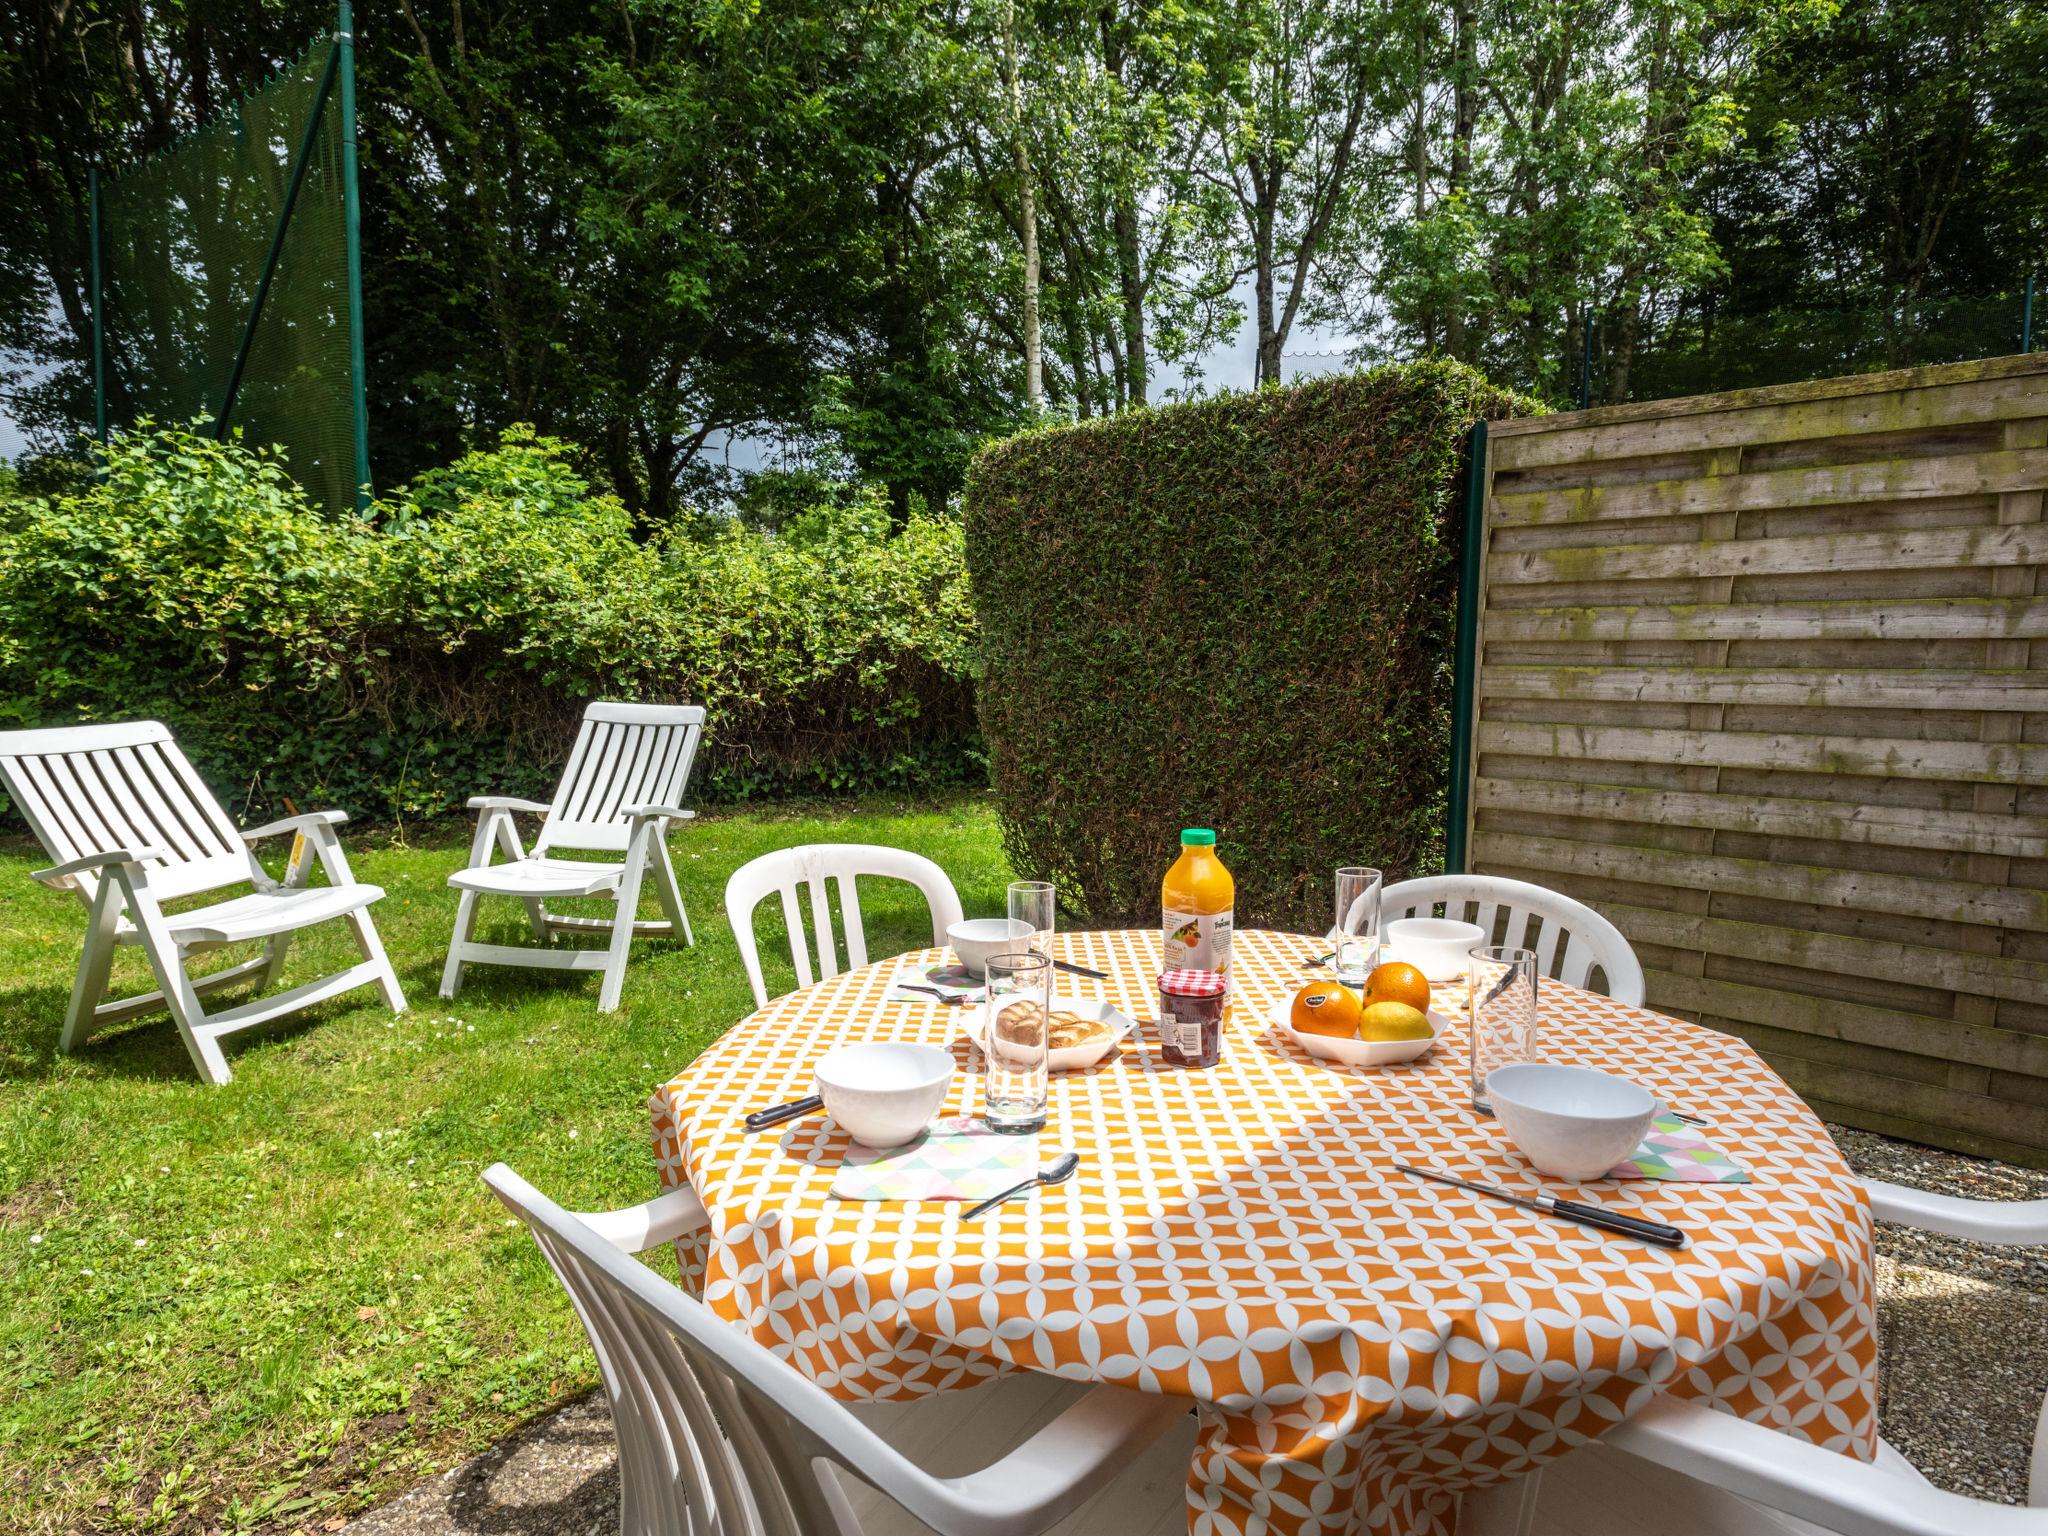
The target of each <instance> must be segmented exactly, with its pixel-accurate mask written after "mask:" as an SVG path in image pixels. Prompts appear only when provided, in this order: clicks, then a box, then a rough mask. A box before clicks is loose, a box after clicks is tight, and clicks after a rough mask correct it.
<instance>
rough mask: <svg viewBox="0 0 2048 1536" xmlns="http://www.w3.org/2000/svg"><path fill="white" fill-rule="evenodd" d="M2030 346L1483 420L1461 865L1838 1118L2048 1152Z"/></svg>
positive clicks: (2037, 537)
mask: <svg viewBox="0 0 2048 1536" xmlns="http://www.w3.org/2000/svg"><path fill="white" fill-rule="evenodd" d="M2044 492H2048V357H2040V356H2036V357H2030V358H2005V359H1990V360H1986V361H1984V362H1981V363H1972V364H1959V365H1954V366H1952V367H1945V368H1925V369H1914V370H1910V371H1905V372H1900V373H1893V374H1883V375H1871V376H1867V377H1864V378H1860V379H1831V380H1821V381H1817V382H1815V383H1811V384H1804V385H1796V386H1782V387H1777V388H1773V389H1767V390H1754V391H1742V392H1737V393H1734V394H1730V395H1722V396H1710V397H1701V398H1698V399H1693V400H1677V401H1661V402H1654V403H1643V404H1636V405H1629V406H1619V407H1610V408H1604V409H1602V410H1598V411H1589V412H1581V413H1577V414H1573V415H1558V416H1547V417H1534V418H1527V419H1521V420H1517V421H1514V422H1504V423H1498V424H1496V426H1495V428H1494V430H1493V432H1492V433H1491V445H1490V451H1489V463H1488V466H1487V509H1486V510H1487V521H1486V540H1487V543H1486V547H1485V548H1484V550H1483V551H1482V555H1483V559H1482V561H1481V569H1482V590H1481V594H1480V665H1479V677H1478V687H1477V688H1476V689H1475V701H1474V716H1473V719H1472V721H1471V722H1470V728H1471V730H1472V732H1473V738H1474V745H1475V748H1476V750H1475V753H1474V769H1473V782H1472V786H1471V788H1472V794H1471V797H1470V804H1471V810H1470V817H1471V820H1470V822H1469V823H1468V830H1469V862H1470V863H1471V866H1472V867H1473V868H1475V869H1477V870H1479V871H1480V872H1482V873H1486V872H1498V873H1502V874H1512V875H1514V876H1515V877H1517V878H1522V879H1532V880H1538V881H1541V882H1543V883H1545V884H1549V885H1552V886H1555V887H1556V888H1558V889H1559V890H1562V891H1565V892H1566V893H1568V894H1573V895H1577V896H1579V897H1580V898H1581V899H1582V900H1586V901H1588V902H1590V903H1591V904H1592V905H1594V906H1595V907H1597V908H1600V909H1601V910H1603V911H1605V912H1606V913H1607V914H1608V915H1609V916H1610V917H1611V918H1612V919H1613V920H1614V921H1615V923H1616V924H1617V925H1618V926H1619V927H1620V928H1621V930H1622V932H1623V933H1624V934H1626V935H1627V936H1628V938H1629V940H1630V942H1631V943H1632V944H1634V945H1635V946H1636V947H1637V951H1638V955H1639V956H1640V958H1641V959H1642V960H1643V963H1644V967H1645V974H1646V976H1647V978H1648V985H1649V1001H1650V1004H1651V1005H1652V1006H1653V1007H1658V1008H1662V1009H1665V1010H1667V1011H1670V1012H1674V1013H1678V1014H1681V1015H1684V1016H1687V1017H1691V1018H1695V1019H1698V1020H1700V1021H1701V1022H1702V1023H1705V1024H1708V1025H1710V1026H1711V1027H1714V1028H1719V1029H1725V1030H1728V1031H1730V1032H1731V1033H1735V1034H1739V1035H1741V1036H1742V1037H1743V1038H1745V1039H1747V1040H1749V1041H1750V1042H1751V1043H1752V1044H1754V1045H1755V1046H1756V1047H1757V1048H1758V1049H1759V1050H1761V1051H1763V1052H1764V1053H1765V1055H1766V1056H1767V1057H1769V1058H1770V1059H1771V1060H1772V1061H1773V1062H1774V1063H1776V1064H1777V1065H1778V1067H1779V1069H1780V1070H1781V1071H1782V1072H1783V1073H1784V1074H1785V1076H1786V1078H1787V1081H1789V1082H1791V1083H1792V1084H1793V1086H1794V1087H1795V1088H1797V1089H1799V1091H1800V1092H1802V1093H1804V1094H1806V1095H1808V1096H1809V1098H1810V1099H1812V1100H1813V1101H1814V1102H1815V1103H1816V1105H1817V1106H1819V1107H1822V1108H1823V1109H1824V1110H1825V1112H1826V1113H1828V1114H1829V1115H1831V1116H1835V1117H1839V1118H1842V1119H1846V1120H1848V1121H1849V1122H1850V1123H1852V1124H1863V1125H1867V1126H1869V1127H1871V1128H1873V1129H1879V1130H1888V1131H1890V1132H1892V1133H1894V1134H1899V1133H1903V1134H1908V1135H1914V1136H1919V1137H1922V1138H1923V1139H1929V1140H1933V1141H1936V1142H1939V1143H1941V1144H1944V1145H1950V1146H1955V1147H1958V1148H1962V1149H1965V1150H1975V1151H1988V1152H1992V1153H1995V1154H1996V1155H2001V1156H2017V1157H2021V1158H2024V1159H2026V1160H2028V1161H2032V1162H2037V1163H2040V1164H2042V1165H2044V1166H2048V521H2044V518H2043V504H2044V500H2048V495H2044Z"/></svg>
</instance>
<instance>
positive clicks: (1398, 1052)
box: [1266, 997, 1451, 1067]
mask: <svg viewBox="0 0 2048 1536" xmlns="http://www.w3.org/2000/svg"><path fill="white" fill-rule="evenodd" d="M1293 1015H1294V999H1293V998H1291V997H1288V998H1282V999H1281V1000H1280V1001H1279V1002H1277V1003H1275V1004H1274V1005H1273V1007H1272V1009H1271V1010H1270V1011H1269V1012H1268V1013H1267V1014H1266V1019H1267V1021H1268V1022H1269V1023H1271V1024H1272V1026H1273V1027H1274V1028H1275V1029H1277V1030H1279V1031H1280V1033H1281V1035H1282V1036H1284V1037H1285V1038H1287V1039H1289V1040H1292V1041H1293V1042H1294V1043H1295V1044H1296V1045H1298V1046H1300V1047H1301V1048H1302V1049H1303V1050H1304V1051H1307V1052H1308V1053H1309V1055H1311V1056H1314V1057H1317V1058H1319V1059H1321V1060H1323V1061H1335V1062H1341V1063H1343V1064H1344V1065H1345V1066H1347V1067H1390V1066H1393V1065H1395V1064H1396V1063H1398V1062H1403V1061H1413V1060H1414V1059H1415V1058H1416V1057H1418V1056H1420V1055H1421V1054H1422V1053H1423V1052H1424V1051H1427V1050H1428V1049H1429V1048H1430V1047H1431V1046H1433V1045H1435V1044H1436V1043H1437V1041H1439V1040H1441V1039H1442V1038H1443V1036H1444V1031H1445V1030H1446V1029H1448V1028H1449V1027H1450V1023H1451V1021H1450V1020H1449V1019H1448V1018H1446V1017H1445V1016H1444V1015H1443V1014H1441V1013H1438V1012H1437V1011H1436V1010H1435V1009H1434V1008H1432V1009H1430V1010H1429V1013H1428V1018H1429V1028H1430V1034H1429V1038H1428V1039H1426V1040H1360V1039H1358V1038H1357V1037H1356V1036H1353V1037H1351V1038H1349V1039H1346V1038H1344V1037H1343V1036H1340V1035H1313V1034H1304V1033H1302V1032H1301V1031H1299V1030H1297V1029H1296V1028H1295V1027H1294V1017H1293Z"/></svg>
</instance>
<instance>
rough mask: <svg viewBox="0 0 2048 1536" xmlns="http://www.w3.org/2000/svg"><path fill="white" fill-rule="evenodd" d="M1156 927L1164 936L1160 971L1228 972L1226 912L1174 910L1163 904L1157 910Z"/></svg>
mask: <svg viewBox="0 0 2048 1536" xmlns="http://www.w3.org/2000/svg"><path fill="white" fill-rule="evenodd" d="M1159 926H1160V931H1161V932H1162V933H1163V934H1164V935H1165V944H1164V946H1163V947H1164V950H1165V955H1164V958H1163V959H1162V961H1161V963H1160V969H1161V970H1166V971H1221V972H1223V973H1225V974H1228V972H1229V970H1230V913H1229V912H1178V911H1175V910H1174V909H1173V908H1172V907H1167V908H1165V909H1164V910H1163V911H1162V912H1161V913H1160V921H1159Z"/></svg>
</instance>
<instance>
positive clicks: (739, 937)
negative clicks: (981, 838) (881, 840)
mask: <svg viewBox="0 0 2048 1536" xmlns="http://www.w3.org/2000/svg"><path fill="white" fill-rule="evenodd" d="M858 875H869V876H875V877H879V878H881V879H885V880H905V881H908V882H909V883H910V884H912V885H914V886H916V887H917V888H918V890H920V891H922V892H923V893H924V900H925V905H926V906H927V907H929V908H930V909H931V914H932V943H933V944H935V945H936V944H944V943H945V942H946V930H947V929H948V928H950V927H952V926H953V924H955V923H957V922H959V921H960V895H959V893H958V892H957V891H955V890H954V889H953V882H952V881H951V880H949V879H947V878H946V872H945V871H944V870H943V869H941V868H939V866H938V865H936V864H934V863H933V862H932V861H931V860H930V859H928V858H926V857H925V856H924V855H923V854H921V853H910V852H907V851H906V850H904V849H901V848H884V847H881V846H880V845H878V844H873V843H807V844H805V845H803V846H802V847H799V848H783V849H779V850H777V851H776V852H774V853H764V854H762V855H761V856H760V857H759V858H758V859H754V860H751V861H750V862H748V863H746V864H742V865H741V866H740V867H739V868H738V869H736V870H734V871H733V874H732V878H731V879H730V880H728V881H726V882H725V915H726V917H727V918H728V919H730V920H731V923H732V937H733V942H734V943H735V944H737V945H738V946H739V951H740V960H741V961H742V962H743V963H744V964H745V966H746V968H747V980H748V982H749V983H750V984H751V985H752V986H753V989H754V1006H755V1007H757V1008H765V1007H767V1006H768V987H767V984H766V983H765V982H764V981H763V980H762V978H761V954H760V950H759V949H758V947H757V946H756V944H755V940H754V909H755V908H756V907H757V906H759V905H760V904H761V902H762V900H763V899H764V898H765V897H766V896H767V895H768V894H769V892H771V891H773V892H775V893H777V894H779V895H780V896H781V897H782V920H783V924H784V925H785V926H786V927H787V928H788V929H789V957H790V959H791V960H792V961H793V962H794V963H795V965H796V984H797V985H798V986H800V987H808V986H809V985H810V984H811V983H812V982H813V981H815V980H817V979H819V978H820V977H824V976H837V975H838V974H839V970H840V966H839V954H838V950H837V949H836V947H835V946H834V944H833V940H832V906H831V898H830V888H829V884H828V882H830V881H835V880H836V881H837V882H838V884H839V910H840V913H841V915H842V916H843V917H844V918H845V920H846V961H847V966H848V968H853V967H858V966H863V965H866V964H867V963H868V940H867V932H866V930H865V928H863V927H862V925H861V915H860V895H859V892H858V891H857V890H856V889H855V877H856V876H858ZM800 885H801V886H803V887H804V888H805V890H806V891H807V892H808V893H809V896H810V910H811V932H812V936H813V938H812V942H813V944H814V945H815V947H816V952H817V957H818V969H817V971H816V973H815V974H813V972H812V970H811V957H810V953H809V952H808V950H807V948H806V946H805V943H804V925H803V918H802V913H801V909H800V908H799V907H798V905H797V887H798V886H800Z"/></svg>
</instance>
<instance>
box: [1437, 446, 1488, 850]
mask: <svg viewBox="0 0 2048 1536" xmlns="http://www.w3.org/2000/svg"><path fill="white" fill-rule="evenodd" d="M1464 540H1465V543H1464V550H1463V554H1462V557H1461V559H1460V560H1459V562H1458V642H1457V664H1456V671H1455V673H1454V674H1453V681H1452V684H1451V785H1450V794H1449V795H1448V796H1447V797H1446V802H1447V810H1446V813H1445V818H1444V873H1445V874H1447V875H1462V874H1464V873H1465V861H1466V857H1467V849H1466V835H1465V834H1466V827H1467V825H1468V824H1469V823H1470V821H1471V819H1472V726H1473V716H1474V715H1475V714H1477V713H1478V711H1477V709H1476V707H1475V704H1476V700H1477V698H1478V694H1479V577H1480V572H1481V570H1482V569H1483V567H1482V565H1481V560H1482V558H1483V556H1484V555H1485V553H1486V550H1485V545H1486V423H1485V421H1484V420H1480V421H1475V422H1473V423H1472V433H1471V436H1470V437H1468V438H1467V439H1466V441H1465V506H1464Z"/></svg>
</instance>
